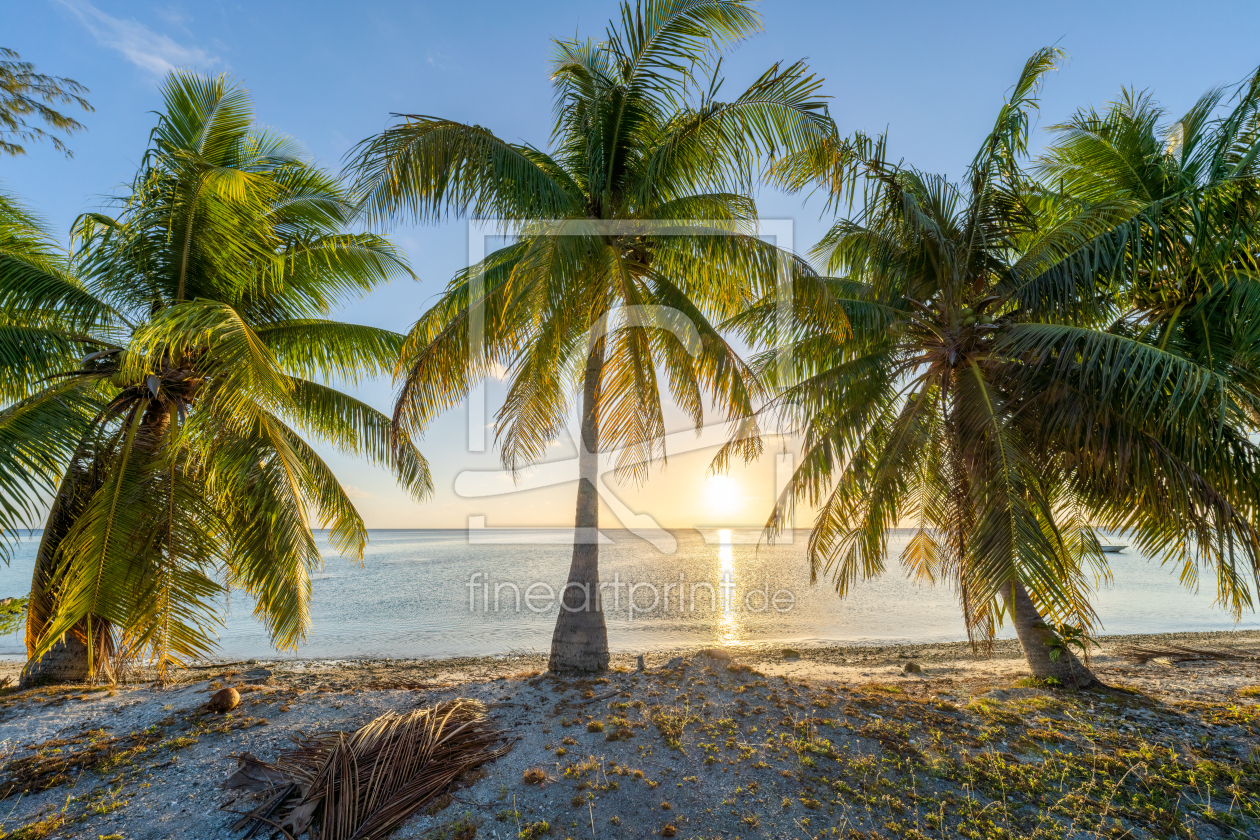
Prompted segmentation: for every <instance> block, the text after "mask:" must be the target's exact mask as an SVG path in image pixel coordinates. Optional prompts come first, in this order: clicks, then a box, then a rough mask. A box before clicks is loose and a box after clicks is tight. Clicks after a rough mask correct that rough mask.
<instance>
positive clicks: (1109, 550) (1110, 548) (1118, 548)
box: [1098, 545, 1128, 554]
mask: <svg viewBox="0 0 1260 840" xmlns="http://www.w3.org/2000/svg"><path fill="white" fill-rule="evenodd" d="M1098 547H1099V548H1101V549H1102V550H1103V553H1104V554H1119V553H1120V552H1122V551H1124V550H1125V549H1126V548H1128V546H1127V545H1099V546H1098Z"/></svg>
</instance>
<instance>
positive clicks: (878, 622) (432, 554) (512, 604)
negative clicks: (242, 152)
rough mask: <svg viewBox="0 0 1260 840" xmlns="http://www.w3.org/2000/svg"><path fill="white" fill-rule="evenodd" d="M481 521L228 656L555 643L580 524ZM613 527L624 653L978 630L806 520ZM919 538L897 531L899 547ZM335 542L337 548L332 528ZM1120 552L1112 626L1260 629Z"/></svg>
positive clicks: (415, 543)
mask: <svg viewBox="0 0 1260 840" xmlns="http://www.w3.org/2000/svg"><path fill="white" fill-rule="evenodd" d="M472 533H473V534H474V535H476V536H474V538H473V541H472V542H471V543H470V538H469V532H466V531H432V530H429V531H425V530H408V531H372V532H371V541H370V542H369V544H368V548H367V558H366V562H365V564H364V565H363V566H362V567H360V566H358V565H356V564H354V563H351V562H349V561H346V560H343V559H341V558H340V557H338V556H336V554H335V553H334V552H332V551H331V550H326V551H325V568H324V570H323V571H322V572H319V573H318V574H316V575H314V576H313V577H314V584H313V585H314V598H313V601H312V604H311V618H312V621H313V626H312V629H311V634H310V639H309V640H308V642H307V643H306V644H305V645H303V646H302V647H301V648H300V649H299V650H298V651H297V652H296V653H285V654H281V655H278V654H276V652H275V651H274V649H273V648H272V647H271V646H270V644H269V643H268V641H267V635H266V633H265V632H264V630H263V628H262V625H261V624H259V623H258V621H256V620H255V618H254V616H253V611H252V607H253V605H252V604H251V603H250V602H249V600H248V599H247V598H245V597H243V596H241V595H238V594H234V595H233V596H232V598H231V601H230V608H229V610H228V613H227V617H226V626H225V627H224V628H223V630H222V632H221V633H220V637H219V648H220V653H221V655H222V656H224V657H228V658H233V659H239V658H258V659H271V658H277V656H285V657H289V656H295V657H319V658H349V657H393V658H404V657H451V656H468V655H492V654H501V653H506V652H509V651H539V652H545V651H546V650H548V648H549V646H550V641H551V631H552V628H553V626H554V624H555V616H556V611H557V609H558V607H557V601H556V600H555V599H554V598H551V597H549V595H548V593H549V592H552V593H554V592H556V591H558V590H559V587H560V586H562V585H563V584H564V581H565V578H566V574H567V571H568V565H569V555H570V551H571V548H570V546H569V545H567V544H564V543H561V542H559V541H560V540H567V539H570V537H569V535H568V534H567V533H564V532H530V531H519V532H509V533H505V532H502V531H495V532H476V531H474V532H472ZM607 536H608V538H609V540H610V541H609V542H607V543H605V545H604V546H603V547H602V548H601V559H600V570H601V580H602V581H603V582H604V583H605V584H607V586H606V588H605V590H604V609H605V611H606V613H607V614H608V615H607V619H608V637H609V642H610V644H611V646H612V648H613V650H614V651H620V652H631V653H638V652H644V651H648V652H650V651H659V650H667V649H671V648H677V647H681V646H688V645H700V644H713V643H717V644H725V645H762V644H791V645H797V646H800V645H811V644H827V643H846V644H853V643H885V642H922V641H952V640H958V639H964V638H966V633H965V631H964V628H963V623H962V619H961V617H960V614H959V610H958V606H957V604H956V602H955V600H954V597H953V595H952V593H951V592H950V591H949V590H948V589H944V588H932V587H919V586H916V585H914V584H913V583H910V582H908V581H907V580H906V579H905V577H904V575H903V574H902V572H901V571H900V567H899V566H898V565H897V564H896V562H895V560H894V561H893V562H892V563H890V568H889V570H888V572H887V573H886V574H885V575H884V576H883V577H882V578H880V579H877V580H875V581H872V582H869V583H863V584H860V585H859V586H858V588H857V591H856V592H854V593H853V594H852V595H850V597H848V598H847V599H845V600H843V601H842V600H840V599H839V598H838V597H837V596H836V595H835V592H834V591H833V590H832V589H831V587H830V586H829V585H828V584H826V583H820V584H819V585H818V586H813V587H811V586H810V585H809V569H808V566H807V564H806V562H805V540H804V534H803V532H798V534H797V539H796V541H795V543H794V544H791V545H776V546H766V545H761V546H760V547H758V546H757V545H756V544H755V541H756V534H755V533H747V532H738V531H737V532H734V533H731V532H729V531H728V532H720V531H716V530H705V531H704V532H700V531H695V530H691V531H676V532H673V537H674V538H675V540H676V543H677V545H676V549H675V550H674V552H673V553H672V554H667V553H662V552H660V551H658V550H657V549H656V548H654V547H653V546H652V545H650V544H648V543H646V542H644V541H642V540H640V539H638V538H636V537H634V536H631V535H629V534H627V533H625V532H617V531H612V532H607ZM907 538H908V534H905V533H894V534H892V535H891V536H890V552H891V554H892V555H893V556H894V557H895V556H896V555H897V553H899V552H900V550H901V548H902V547H903V546H904V545H905V541H906V539H907ZM487 539H494V540H497V541H502V540H505V539H506V540H511V541H512V542H510V543H504V542H496V543H493V544H487V543H486V540H487ZM37 541H38V535H36V537H34V538H32V539H29V540H27V541H25V542H24V543H23V545H22V546H21V548H20V549H19V550H18V552H17V554H16V556H15V557H14V559H13V561H12V563H11V565H9V566H8V567H4V566H3V565H0V597H4V596H9V595H22V594H25V593H26V592H27V590H28V589H29V588H30V578H31V571H32V568H33V565H34V552H35V547H36V543H37ZM1118 541H1120V542H1123V540H1118ZM320 543H321V545H324V546H325V547H326V543H325V541H324V540H323V538H322V537H321V538H320ZM1109 558H1110V560H1111V567H1112V571H1113V573H1114V575H1115V582H1114V583H1113V584H1111V585H1110V586H1106V587H1104V588H1103V589H1101V590H1100V591H1099V592H1098V593H1097V596H1096V599H1095V604H1096V607H1097V610H1098V614H1099V616H1100V617H1101V619H1102V623H1103V630H1104V632H1107V633H1156V632H1168V631H1182V630H1228V629H1234V628H1235V627H1237V628H1240V629H1260V620H1258V619H1257V616H1256V614H1255V613H1247V614H1245V615H1244V616H1243V620H1242V622H1241V623H1240V624H1237V625H1235V623H1234V622H1233V620H1232V619H1231V617H1230V616H1229V614H1228V613H1226V612H1225V611H1224V610H1221V609H1219V608H1217V607H1215V606H1213V604H1212V601H1213V598H1214V588H1215V581H1214V578H1213V577H1211V576H1210V575H1208V576H1205V577H1204V579H1203V581H1202V583H1203V586H1202V589H1201V590H1200V591H1199V592H1198V593H1194V592H1189V591H1187V590H1185V589H1184V588H1183V587H1182V586H1181V585H1180V583H1179V582H1178V580H1177V577H1176V574H1175V572H1174V571H1173V570H1172V569H1171V568H1166V567H1161V566H1159V565H1158V564H1156V563H1154V562H1150V561H1148V560H1146V559H1145V558H1143V557H1142V556H1140V555H1139V554H1137V553H1136V552H1134V551H1133V550H1132V549H1129V550H1127V551H1125V552H1124V553H1122V554H1118V555H1109ZM483 584H484V585H483ZM616 584H620V585H619V586H617V585H616ZM666 587H668V589H667V588H666ZM517 592H519V593H520V595H519V598H518V596H517V594H516V593H517ZM680 592H681V595H682V597H681V598H680V597H679V593H680ZM632 594H633V604H634V609H633V611H632V609H631V601H630V597H631V595H632ZM654 599H655V602H656V603H655V607H654V608H653V601H654ZM496 603H497V609H496ZM1008 634H1009V631H1008ZM22 653H23V646H22V640H21V637H20V636H18V635H10V636H0V655H18V656H20V655H21V654H22Z"/></svg>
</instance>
